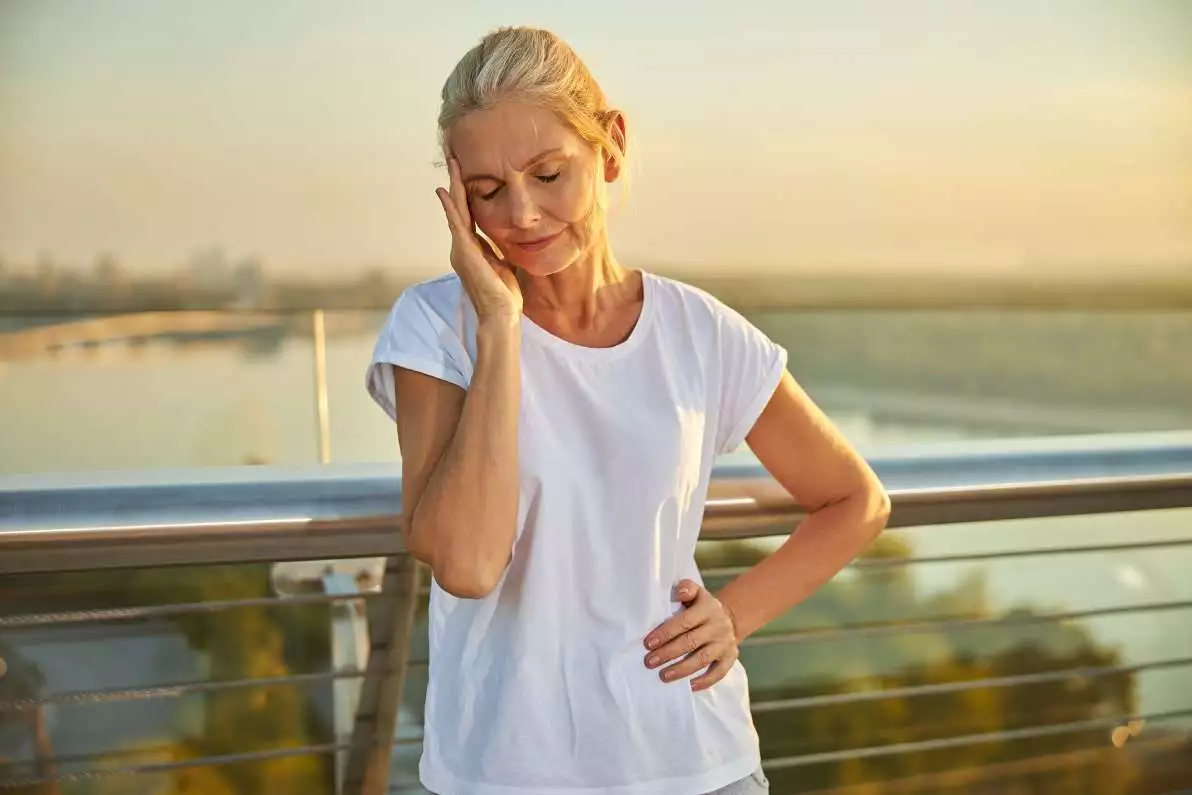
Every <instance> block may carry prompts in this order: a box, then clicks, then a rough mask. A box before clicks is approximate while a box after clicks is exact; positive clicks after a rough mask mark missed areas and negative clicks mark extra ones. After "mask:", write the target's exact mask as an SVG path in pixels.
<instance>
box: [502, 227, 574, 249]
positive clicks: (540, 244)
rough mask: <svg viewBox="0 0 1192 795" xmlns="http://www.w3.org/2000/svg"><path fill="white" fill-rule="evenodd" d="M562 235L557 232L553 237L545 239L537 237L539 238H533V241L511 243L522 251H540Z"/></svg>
mask: <svg viewBox="0 0 1192 795" xmlns="http://www.w3.org/2000/svg"><path fill="white" fill-rule="evenodd" d="M562 234H563V232H562V231H559V232H555V233H554V234H553V235H548V236H547V237H539V238H535V239H533V240H527V241H525V242H521V241H519V240H515V241H513V245H515V246H517V247H518V248H520V249H521V250H522V251H541V250H542V249H544V248H546V247H547V246H549V245H550V244H551V243H553V242H555V241H556V240H558V239H559V236H560V235H562Z"/></svg>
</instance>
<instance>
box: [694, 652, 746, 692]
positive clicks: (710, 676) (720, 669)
mask: <svg viewBox="0 0 1192 795" xmlns="http://www.w3.org/2000/svg"><path fill="white" fill-rule="evenodd" d="M735 662H736V659H735V658H734V659H731V660H730V659H720V660H717V661H716V662H714V663H712V664H711V665H710V666H709V667H708V670H707V671H705V672H704V673H702V674H700V675H699V676H697V677H695V678H694V679H692V680H691V691H692V692H693V693H698V692H699V691H701V690H707V689H708V688H709V687H711V686H712V685H714V684H716V683H717V682H719V681H720V680H721V679H723V678H724V677H726V676H728V672H729V671H731V670H732V669H733V663H735Z"/></svg>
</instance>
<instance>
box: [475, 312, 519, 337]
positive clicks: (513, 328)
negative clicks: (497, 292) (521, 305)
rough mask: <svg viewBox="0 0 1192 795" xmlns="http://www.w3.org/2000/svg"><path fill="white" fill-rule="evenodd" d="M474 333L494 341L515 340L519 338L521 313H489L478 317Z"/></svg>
mask: <svg viewBox="0 0 1192 795" xmlns="http://www.w3.org/2000/svg"><path fill="white" fill-rule="evenodd" d="M476 333H477V334H478V335H480V336H484V337H492V338H496V339H511V338H512V339H516V338H519V337H520V336H521V312H514V311H510V312H489V313H486V314H483V315H480V316H479V323H478V324H477V328H476Z"/></svg>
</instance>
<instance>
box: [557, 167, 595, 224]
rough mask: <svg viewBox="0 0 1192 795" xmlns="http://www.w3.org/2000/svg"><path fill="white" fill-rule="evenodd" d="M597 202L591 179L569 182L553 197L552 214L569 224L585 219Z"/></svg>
mask: <svg viewBox="0 0 1192 795" xmlns="http://www.w3.org/2000/svg"><path fill="white" fill-rule="evenodd" d="M595 204H596V195H595V193H594V192H593V190H592V181H591V180H590V179H586V178H585V179H577V180H574V181H571V182H568V183H567V184H566V185H564V186H563V187H562V188H561V189H560V190H559V191H558V193H556V194H555V196H554V197H553V205H554V206H553V208H552V212H551V215H553V216H555V217H556V218H558V219H559V220H560V221H566V222H567V223H569V224H575V223H579V222H581V221H583V220H585V219H586V218H587V217H588V216H589V215H590V214H591V213H592V210H593V207H594V205H595Z"/></svg>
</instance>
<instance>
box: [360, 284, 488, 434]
mask: <svg viewBox="0 0 1192 795" xmlns="http://www.w3.org/2000/svg"><path fill="white" fill-rule="evenodd" d="M454 314H455V313H454V312H445V311H443V310H442V309H441V308H440V309H436V308H435V307H434V306H432V305H431V304H430V302H428V301H427V299H426V298H424V297H423V296H421V295H419V294H418V292H417V291H415V290H413V289H410V290H406V291H405V292H404V293H402V295H401V296H400V297H399V298H398V299H397V302H396V303H394V305H393V308H392V309H391V310H390V311H389V316H388V317H387V318H386V320H385V325H384V326H382V327H381V332H380V334H379V335H378V337H377V342H376V345H375V347H374V348H373V356H372V361H371V362H369V365H368V371H367V374H366V377H365V387H366V388H367V389H368V394H369V395H370V396H371V397H372V399H373V400H375V401H376V402H377V405H379V406H380V407H381V408H382V409H383V410H384V411H385V413H386V414H388V415H389V418H390V419H393V420H396V419H397V407H396V397H395V395H394V387H393V367H392V365H397V366H398V367H404V368H406V369H407V370H414V371H416V372H419V373H425V374H426V375H429V376H431V377H433V378H438V379H440V380H442V381H447V382H448V383H451V384H455V385H456V386H458V387H460V388H462V389H467V388H468V383H469V382H470V380H471V375H472V367H471V361H470V359H469V358H468V355H467V350H466V347H465V345H464V343H463V340H462V339H461V334H460V332H459V330H458V329H459V324H458V323H457V322H456V321H457V320H458V318H456V317H454Z"/></svg>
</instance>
